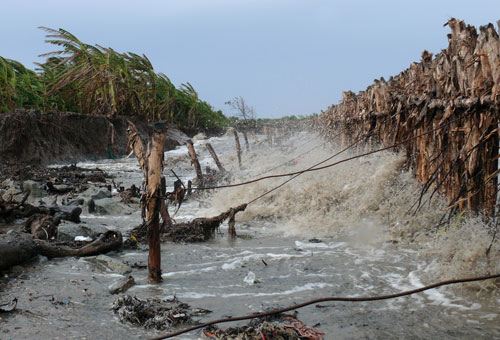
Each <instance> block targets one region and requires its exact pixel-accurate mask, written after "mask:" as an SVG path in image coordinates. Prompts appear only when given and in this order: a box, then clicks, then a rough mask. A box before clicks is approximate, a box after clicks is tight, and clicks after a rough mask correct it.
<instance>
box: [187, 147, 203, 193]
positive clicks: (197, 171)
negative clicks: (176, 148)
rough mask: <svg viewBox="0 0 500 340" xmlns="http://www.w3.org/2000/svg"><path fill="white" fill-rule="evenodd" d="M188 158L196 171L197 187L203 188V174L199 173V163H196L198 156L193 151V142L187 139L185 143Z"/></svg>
mask: <svg viewBox="0 0 500 340" xmlns="http://www.w3.org/2000/svg"><path fill="white" fill-rule="evenodd" d="M186 145H187V148H188V152H189V156H190V157H191V163H192V164H193V166H194V171H196V177H197V178H198V182H199V186H203V173H202V172H201V166H200V162H199V161H198V156H197V155H196V151H195V150H194V146H193V141H192V140H191V139H188V140H187V141H186Z"/></svg>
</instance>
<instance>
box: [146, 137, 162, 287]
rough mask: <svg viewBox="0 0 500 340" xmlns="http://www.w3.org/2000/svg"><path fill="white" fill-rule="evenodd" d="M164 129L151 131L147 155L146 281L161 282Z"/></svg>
mask: <svg viewBox="0 0 500 340" xmlns="http://www.w3.org/2000/svg"><path fill="white" fill-rule="evenodd" d="M165 132H166V129H162V130H156V129H155V131H154V133H153V142H152V148H151V154H150V155H149V157H148V192H147V195H146V203H147V209H148V210H147V214H148V243H149V258H148V282H150V283H159V282H161V248H160V214H159V212H160V207H161V201H162V200H164V197H162V191H163V190H162V186H161V178H162V176H161V175H162V171H163V148H164V146H165Z"/></svg>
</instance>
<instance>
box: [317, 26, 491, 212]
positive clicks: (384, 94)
mask: <svg viewBox="0 0 500 340" xmlns="http://www.w3.org/2000/svg"><path fill="white" fill-rule="evenodd" d="M445 25H449V27H450V29H451V34H449V35H448V39H449V46H448V48H447V49H445V50H443V51H442V52H441V53H439V54H437V55H436V56H435V58H433V56H432V54H431V53H429V52H427V51H424V52H423V53H422V60H421V61H420V62H419V63H414V64H412V65H411V66H410V67H409V68H408V69H407V70H405V71H403V72H402V73H400V74H399V75H397V76H395V77H391V79H390V80H389V81H385V80H384V79H383V78H382V79H380V80H376V81H375V83H374V84H373V85H371V86H369V87H368V88H367V89H366V90H365V91H361V92H359V93H358V94H357V95H356V94H354V93H353V92H344V94H343V100H342V102H341V103H340V104H338V105H332V106H331V107H329V108H328V110H327V111H326V112H324V113H323V114H322V115H321V116H320V120H321V123H322V126H324V127H325V133H326V134H328V135H330V136H339V138H341V141H342V143H343V144H350V143H353V142H355V141H357V140H363V141H364V142H365V143H367V144H368V145H373V144H375V143H379V144H381V145H384V146H390V145H393V144H398V143H400V144H399V145H400V146H401V147H402V148H404V149H405V150H406V154H407V166H408V167H409V168H412V169H414V170H415V173H416V177H417V178H418V179H419V180H420V181H421V182H422V183H423V186H424V190H431V191H432V192H433V193H436V192H439V193H441V194H443V195H445V196H446V197H447V199H448V200H449V203H450V208H452V209H454V210H456V209H460V210H464V209H468V210H472V211H476V212H484V213H486V214H487V215H491V214H492V213H494V208H495V205H496V196H497V182H498V180H497V175H498V172H499V171H498V158H499V156H498V152H499V148H498V147H499V132H500V128H499V118H500V116H499V100H500V41H499V37H498V33H497V31H495V27H494V26H493V25H492V24H489V25H486V26H482V27H480V29H479V34H478V32H477V31H476V29H475V28H474V27H473V26H470V25H466V24H465V23H464V22H463V21H460V20H457V19H450V20H449V21H448V22H447V23H446V24H445ZM498 25H499V28H500V21H499V23H498Z"/></svg>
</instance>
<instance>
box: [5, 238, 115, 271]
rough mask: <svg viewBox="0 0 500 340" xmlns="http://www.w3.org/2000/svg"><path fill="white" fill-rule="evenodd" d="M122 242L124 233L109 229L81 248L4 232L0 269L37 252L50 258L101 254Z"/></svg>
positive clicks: (28, 257) (28, 258)
mask: <svg viewBox="0 0 500 340" xmlns="http://www.w3.org/2000/svg"><path fill="white" fill-rule="evenodd" d="M122 242H123V240H122V235H121V233H120V232H119V231H107V232H106V233H104V234H101V235H100V236H99V238H98V239H96V240H95V241H93V242H91V243H88V244H86V245H84V246H83V247H81V248H72V247H69V246H66V245H57V244H54V243H51V242H48V241H45V240H36V239H34V238H33V236H32V235H30V234H27V233H11V234H8V235H5V234H4V235H1V237H0V270H5V269H8V268H10V267H12V266H15V265H19V264H23V263H25V262H27V261H29V260H30V259H31V258H33V257H34V256H35V255H37V254H39V255H43V256H47V257H49V258H53V257H67V256H93V255H99V254H103V253H107V252H109V251H112V250H117V249H120V248H121V246H122Z"/></svg>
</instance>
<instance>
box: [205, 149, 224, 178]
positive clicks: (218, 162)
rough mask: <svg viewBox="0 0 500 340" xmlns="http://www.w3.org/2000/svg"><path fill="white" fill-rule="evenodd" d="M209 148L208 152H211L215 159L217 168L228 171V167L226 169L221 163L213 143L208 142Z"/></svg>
mask: <svg viewBox="0 0 500 340" xmlns="http://www.w3.org/2000/svg"><path fill="white" fill-rule="evenodd" d="M207 150H208V152H210V155H211V156H212V158H213V159H214V162H215V164H216V165H217V168H218V169H219V171H220V172H222V173H224V172H226V169H224V167H223V166H222V164H221V163H220V161H219V157H217V154H216V153H215V150H214V148H212V145H211V144H210V143H207Z"/></svg>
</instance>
